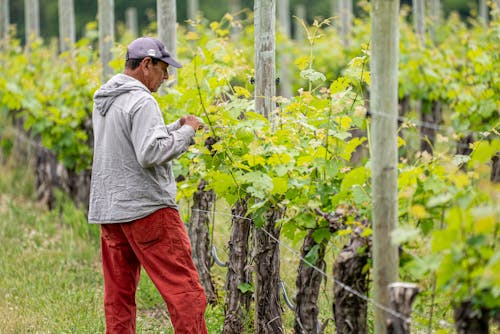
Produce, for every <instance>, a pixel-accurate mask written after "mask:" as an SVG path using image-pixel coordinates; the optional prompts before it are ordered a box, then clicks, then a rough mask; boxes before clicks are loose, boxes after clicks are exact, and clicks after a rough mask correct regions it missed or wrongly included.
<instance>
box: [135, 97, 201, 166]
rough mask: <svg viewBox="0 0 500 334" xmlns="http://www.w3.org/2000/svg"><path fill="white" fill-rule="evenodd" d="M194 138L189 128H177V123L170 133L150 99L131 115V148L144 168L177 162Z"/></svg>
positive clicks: (185, 126) (155, 105) (154, 102)
mask: <svg viewBox="0 0 500 334" xmlns="http://www.w3.org/2000/svg"><path fill="white" fill-rule="evenodd" d="M174 124H175V123H174ZM170 129H175V127H170ZM194 134H195V131H194V129H193V128H192V127H190V126H188V125H184V126H180V123H179V124H178V128H177V129H176V130H173V131H172V130H171V131H169V129H168V128H167V126H166V125H165V122H164V121H163V117H162V115H161V112H160V109H159V107H158V104H157V103H156V101H155V100H154V99H153V98H148V99H146V100H145V101H144V103H141V104H139V105H138V108H137V110H136V111H135V113H133V115H132V129H131V139H132V144H133V146H134V150H135V155H136V158H137V161H138V162H139V164H140V165H141V166H142V167H143V168H148V167H152V166H156V165H161V164H164V163H165V162H167V161H171V160H173V159H176V158H178V157H179V156H180V155H181V154H183V153H184V152H186V151H187V149H188V147H189V145H190V143H191V142H192V138H193V137H194Z"/></svg>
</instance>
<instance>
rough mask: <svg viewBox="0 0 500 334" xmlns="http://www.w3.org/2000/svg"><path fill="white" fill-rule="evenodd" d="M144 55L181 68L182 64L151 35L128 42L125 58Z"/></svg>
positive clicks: (139, 57)
mask: <svg viewBox="0 0 500 334" xmlns="http://www.w3.org/2000/svg"><path fill="white" fill-rule="evenodd" d="M146 57H151V58H156V59H158V60H161V61H162V62H164V63H167V64H170V65H172V66H173V67H177V68H181V67H182V65H181V64H179V62H178V61H177V60H175V59H174V58H173V57H172V56H171V55H170V53H169V52H168V51H167V49H166V48H165V45H164V44H163V43H162V42H161V41H160V40H158V39H156V38H152V37H140V38H138V39H136V40H134V41H133V42H132V43H130V44H129V46H128V48H127V56H126V58H125V59H126V60H129V59H143V58H146Z"/></svg>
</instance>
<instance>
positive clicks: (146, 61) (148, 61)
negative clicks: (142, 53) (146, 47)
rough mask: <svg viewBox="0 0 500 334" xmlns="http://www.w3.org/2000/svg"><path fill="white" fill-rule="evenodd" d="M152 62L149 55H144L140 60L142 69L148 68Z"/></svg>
mask: <svg viewBox="0 0 500 334" xmlns="http://www.w3.org/2000/svg"><path fill="white" fill-rule="evenodd" d="M152 64H153V62H152V59H151V57H146V58H144V59H143V60H142V62H141V66H144V69H148V70H149V67H150V66H151V65H152Z"/></svg>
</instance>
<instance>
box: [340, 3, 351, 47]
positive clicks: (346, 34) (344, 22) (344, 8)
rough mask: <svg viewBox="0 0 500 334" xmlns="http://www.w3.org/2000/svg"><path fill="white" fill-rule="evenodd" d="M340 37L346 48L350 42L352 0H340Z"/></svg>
mask: <svg viewBox="0 0 500 334" xmlns="http://www.w3.org/2000/svg"><path fill="white" fill-rule="evenodd" d="M339 3H340V8H339V15H340V26H339V28H340V38H341V40H342V45H343V46H344V47H345V48H347V47H349V45H350V44H351V31H352V16H353V15H352V0H340V2H339Z"/></svg>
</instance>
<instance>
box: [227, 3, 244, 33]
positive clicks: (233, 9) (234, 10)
mask: <svg viewBox="0 0 500 334" xmlns="http://www.w3.org/2000/svg"><path fill="white" fill-rule="evenodd" d="M240 11H241V1H240V0H229V13H230V14H231V15H233V16H234V15H236V14H238V13H239V12H240ZM240 31H241V28H240V27H238V26H237V25H234V26H233V27H232V28H231V41H233V42H236V41H237V40H238V39H239V35H240Z"/></svg>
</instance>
